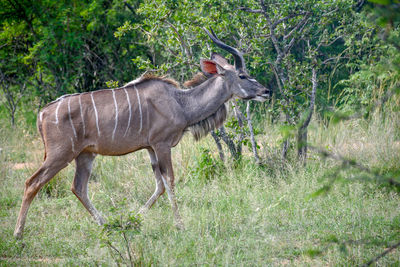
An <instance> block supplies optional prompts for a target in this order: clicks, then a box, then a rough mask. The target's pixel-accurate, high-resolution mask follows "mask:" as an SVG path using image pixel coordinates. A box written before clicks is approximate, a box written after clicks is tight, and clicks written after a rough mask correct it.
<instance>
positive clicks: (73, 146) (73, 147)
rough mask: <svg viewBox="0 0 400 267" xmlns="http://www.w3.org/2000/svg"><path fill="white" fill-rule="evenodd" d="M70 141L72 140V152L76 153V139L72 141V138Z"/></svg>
mask: <svg viewBox="0 0 400 267" xmlns="http://www.w3.org/2000/svg"><path fill="white" fill-rule="evenodd" d="M70 139H71V144H72V152H73V153H75V144H74V139H72V137H70Z"/></svg>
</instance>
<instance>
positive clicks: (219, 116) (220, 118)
mask: <svg viewBox="0 0 400 267" xmlns="http://www.w3.org/2000/svg"><path fill="white" fill-rule="evenodd" d="M226 117H227V110H226V106H225V104H223V105H222V106H221V107H220V108H219V109H218V110H217V111H216V112H215V113H214V114H212V115H211V116H209V117H208V118H205V119H204V120H201V121H199V122H197V123H195V124H193V125H190V126H189V127H188V129H189V131H190V132H191V133H192V134H193V136H194V139H195V140H196V141H198V140H200V139H201V138H203V137H205V136H207V134H208V133H209V132H210V131H212V130H214V129H218V128H219V127H221V126H222V124H223V123H224V121H225V119H226Z"/></svg>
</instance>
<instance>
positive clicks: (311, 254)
mask: <svg viewBox="0 0 400 267" xmlns="http://www.w3.org/2000/svg"><path fill="white" fill-rule="evenodd" d="M399 10H400V3H399V1H397V0H371V1H369V2H368V1H360V0H359V1H352V0H335V1H321V0H303V1H297V0H296V1H269V0H264V1H262V0H261V1H255V0H250V1H242V0H230V1H219V0H207V1H172V0H171V1H170V0H153V1H147V0H143V1H134V0H131V1H130V0H127V1H111V0H109V1H107V0H94V1H64V0H62V1H52V0H43V1H29V0H0V29H1V32H0V91H1V96H0V123H1V129H0V174H1V176H0V188H1V191H0V218H1V220H0V263H1V264H4V265H9V264H15V265H21V264H30V263H39V264H59V265H64V264H71V265H80V264H93V263H94V264H103V265H110V264H113V263H122V264H128V263H129V264H130V263H135V264H138V265H149V264H152V263H153V264H154V265H203V264H209V265H232V264H233V265H245V264H252V265H253V264H254V265H306V266H308V265H346V266H348V265H361V264H365V263H368V261H369V260H372V262H376V264H377V265H396V264H399V262H400V252H399V251H398V250H396V248H397V247H398V246H400V243H399V241H400V209H399V196H398V192H399V189H400V186H399V185H400V176H399V174H400V171H399V162H400V118H399V108H398V107H399V104H400V103H399V100H400V98H399V88H400V46H399V44H400V11H399ZM204 27H212V28H213V29H214V31H215V32H216V33H217V34H218V36H219V38H220V39H222V40H224V41H225V42H226V43H228V44H230V45H232V46H235V47H238V48H239V49H240V50H241V51H243V52H245V60H246V62H247V68H248V70H249V73H250V74H251V75H252V76H253V77H255V78H256V79H257V80H258V81H260V82H261V83H263V84H264V85H266V86H267V87H269V88H271V89H272V90H273V96H272V98H271V100H270V101H268V102H265V103H251V104H249V103H246V102H243V101H238V100H235V101H232V102H231V103H230V105H231V106H232V109H231V110H232V116H231V118H230V119H229V120H228V121H227V122H226V124H225V126H224V127H223V128H221V129H219V130H218V131H215V132H213V135H212V137H214V139H213V138H212V137H207V138H205V139H204V140H202V141H201V142H199V143H198V144H196V145H193V142H192V140H193V139H192V137H190V136H185V138H184V139H183V141H182V143H181V144H179V145H178V146H177V147H176V148H175V150H174V159H175V162H174V164H175V170H176V176H177V196H178V201H179V205H180V209H181V213H182V217H183V218H184V221H185V223H186V226H187V229H186V230H185V231H176V229H175V228H174V226H173V218H172V215H171V211H170V208H169V204H168V201H167V199H166V198H164V197H163V198H161V199H160V200H159V202H158V203H157V204H156V205H155V207H154V208H153V209H152V210H151V211H150V212H149V213H148V214H146V215H145V216H144V217H143V218H140V217H136V215H135V213H133V214H126V213H124V212H123V211H126V210H133V211H137V210H138V209H139V207H140V206H141V205H142V204H143V203H144V201H145V200H146V199H147V198H148V197H149V196H150V195H151V193H152V191H153V186H154V185H153V182H152V178H151V177H152V176H153V174H152V172H151V168H150V164H149V162H148V159H147V155H145V154H144V153H141V152H139V153H135V154H133V155H129V156H126V157H123V158H105V157H104V158H103V157H101V158H99V159H98V160H97V161H96V165H95V170H94V173H93V175H92V181H91V183H90V187H91V196H90V197H91V199H93V202H95V203H96V206H97V207H98V208H99V209H100V210H101V211H102V212H103V213H104V214H105V215H109V216H111V217H110V218H109V224H108V225H107V226H106V227H104V228H98V227H97V226H96V225H95V224H94V223H93V222H92V219H91V218H90V216H89V215H88V214H87V212H86V210H84V208H83V207H82V205H81V204H80V203H79V201H78V200H77V199H76V198H75V196H74V195H73V194H72V193H70V190H69V188H70V183H71V180H72V176H73V168H71V167H68V168H66V169H65V170H63V171H62V172H61V173H60V174H58V175H57V176H56V177H55V178H54V179H53V180H52V181H51V182H50V183H49V184H48V185H47V186H46V187H45V188H43V189H42V190H41V192H40V195H39V197H38V198H37V199H36V200H35V202H34V204H33V205H32V208H31V210H30V213H29V216H28V221H27V230H26V231H27V232H26V236H25V239H24V241H15V240H14V239H13V237H12V231H13V227H14V223H15V220H16V216H17V212H18V208H19V205H20V200H21V196H22V190H23V184H24V180H25V179H26V178H28V177H29V176H30V175H31V174H32V172H33V171H34V170H35V168H36V167H37V166H39V164H40V162H41V160H42V152H41V150H42V145H41V141H40V138H39V136H38V135H37V134H36V129H35V122H36V114H37V112H38V110H40V108H41V107H43V106H44V104H45V103H47V102H49V101H51V100H53V99H55V98H57V97H59V96H61V95H64V94H67V93H76V92H86V91H93V90H98V89H101V88H106V87H116V86H120V85H122V84H124V83H126V82H129V81H130V80H133V79H135V78H136V77H138V76H140V75H141V74H142V73H143V72H145V71H146V70H155V71H157V73H158V75H168V76H170V77H172V78H174V79H176V80H177V81H179V82H184V81H185V80H187V79H189V78H190V77H192V76H193V74H194V73H196V72H197V71H198V70H199V60H200V58H208V57H209V55H210V53H211V52H213V51H217V52H219V53H222V54H224V53H223V52H222V51H220V50H219V49H217V48H216V46H215V45H213V44H212V43H211V42H210V40H209V38H208V37H207V35H206V34H205V32H204V30H203V28H204ZM225 55H226V54H225ZM226 56H227V57H228V58H229V56H228V55H226ZM252 137H253V138H252ZM254 137H255V139H254ZM221 141H222V142H224V143H226V144H227V146H226V147H224V146H222V147H220V148H219V149H218V148H217V146H216V142H217V143H219V144H220V145H221V143H220V142H221ZM242 146H243V148H242ZM218 152H219V153H218ZM222 155H224V156H225V160H221V158H224V157H223V156H222ZM254 159H255V160H254ZM145 177H146V179H144V178H145ZM112 216H114V217H112ZM120 216H121V217H120ZM124 220H128V221H130V223H129V224H126V223H124ZM381 253H384V254H381ZM380 256H382V258H381V257H380ZM368 264H369V263H368Z"/></svg>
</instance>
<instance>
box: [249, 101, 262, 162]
mask: <svg viewBox="0 0 400 267" xmlns="http://www.w3.org/2000/svg"><path fill="white" fill-rule="evenodd" d="M246 118H247V125H248V126H249V131H250V140H251V147H252V149H253V156H254V160H255V162H256V163H257V164H259V163H260V158H259V156H258V153H257V143H256V139H255V138H254V131H253V124H252V122H251V116H250V101H247V106H246Z"/></svg>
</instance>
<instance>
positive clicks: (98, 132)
mask: <svg viewBox="0 0 400 267" xmlns="http://www.w3.org/2000/svg"><path fill="white" fill-rule="evenodd" d="M90 97H91V98H92V104H93V108H94V115H95V117H96V127H97V135H98V136H100V128H99V115H98V114H97V109H96V104H95V103H94V99H93V92H91V93H90Z"/></svg>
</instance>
